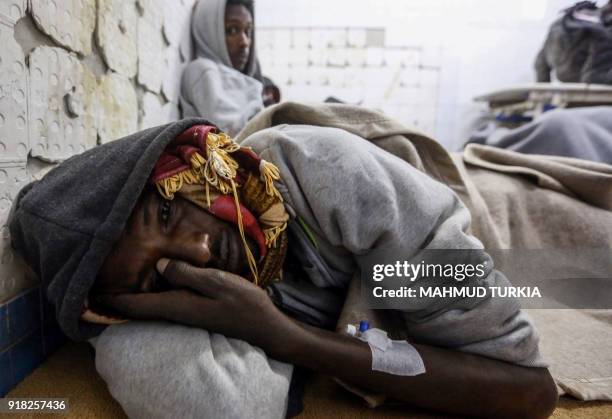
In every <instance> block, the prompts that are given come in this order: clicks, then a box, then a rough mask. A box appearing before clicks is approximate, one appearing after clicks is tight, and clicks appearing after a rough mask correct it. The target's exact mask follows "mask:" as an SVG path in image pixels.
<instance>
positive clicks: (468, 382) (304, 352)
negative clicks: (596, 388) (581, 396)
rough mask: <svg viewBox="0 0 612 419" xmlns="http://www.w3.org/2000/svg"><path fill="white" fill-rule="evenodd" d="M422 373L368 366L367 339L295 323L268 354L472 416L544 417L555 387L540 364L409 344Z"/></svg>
mask: <svg viewBox="0 0 612 419" xmlns="http://www.w3.org/2000/svg"><path fill="white" fill-rule="evenodd" d="M414 346H415V348H416V349H417V351H418V352H419V353H420V355H421V357H422V358H423V361H424V363H425V367H426V370H427V372H426V373H425V374H421V375H417V376H413V377H405V376H398V375H391V374H386V373H382V372H378V371H372V370H371V351H370V348H369V346H368V344H367V343H365V342H362V341H360V340H358V339H355V338H352V337H349V336H343V335H340V334H337V333H333V332H329V331H326V330H322V329H316V328H312V327H307V326H302V325H296V327H295V328H291V330H290V331H288V332H286V333H285V334H284V336H283V338H282V342H279V345H274V347H273V348H270V349H271V350H269V351H268V353H269V354H270V355H271V356H273V357H276V358H278V359H280V360H283V361H286V362H290V363H293V364H296V365H300V366H303V367H307V368H311V369H313V370H315V371H318V372H321V373H324V374H328V375H332V376H335V377H337V378H340V379H342V380H344V381H346V382H349V383H351V384H354V385H357V386H360V387H363V388H367V389H370V390H373V391H375V392H378V393H384V394H386V395H387V396H389V397H392V398H395V399H398V400H401V401H405V402H409V403H411V404H413V405H416V406H420V407H424V408H429V409H435V410H438V411H443V412H448V413H454V414H460V415H467V416H471V417H547V416H548V415H550V413H551V412H552V410H553V409H554V405H555V403H556V388H555V386H554V383H553V382H552V379H551V378H550V374H549V373H548V371H547V370H546V369H542V368H525V367H520V366H515V365H511V364H508V363H505V362H501V361H495V360H492V359H488V358H484V357H479V356H475V355H470V354H466V353H461V352H457V351H451V350H447V349H442V348H437V347H432V346H427V345H414Z"/></svg>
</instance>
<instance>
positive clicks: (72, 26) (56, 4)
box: [30, 0, 96, 55]
mask: <svg viewBox="0 0 612 419" xmlns="http://www.w3.org/2000/svg"><path fill="white" fill-rule="evenodd" d="M30 13H31V15H32V18H33V19H34V22H35V23H36V25H37V26H38V27H39V28H40V29H41V30H42V31H43V32H44V33H46V34H47V35H49V36H50V37H51V38H53V39H54V40H55V41H56V42H57V43H59V44H60V45H62V46H64V47H66V48H69V49H71V50H72V51H76V52H79V53H81V54H84V55H89V54H91V35H92V33H93V31H94V28H95V25H96V0H30Z"/></svg>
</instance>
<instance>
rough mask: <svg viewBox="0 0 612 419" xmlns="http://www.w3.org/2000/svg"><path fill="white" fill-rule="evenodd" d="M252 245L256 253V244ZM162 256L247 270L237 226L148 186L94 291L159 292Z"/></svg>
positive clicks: (212, 265) (222, 267) (163, 288)
mask: <svg viewBox="0 0 612 419" xmlns="http://www.w3.org/2000/svg"><path fill="white" fill-rule="evenodd" d="M247 240H248V241H249V246H250V248H251V251H252V252H253V255H255V257H257V253H258V251H257V248H256V246H255V245H254V243H253V242H252V241H250V239H248V238H247ZM160 258H168V259H180V260H182V261H185V262H189V263H191V264H192V265H195V266H198V267H202V268H203V267H208V268H216V269H221V270H224V271H228V272H232V273H235V274H239V275H241V274H246V273H248V272H249V267H248V263H247V258H246V255H245V251H244V247H243V244H242V240H241V238H240V235H239V233H238V229H237V228H236V226H235V225H234V224H231V223H228V222H226V221H223V220H221V219H219V218H217V217H215V216H213V215H212V214H210V213H208V212H207V211H205V210H203V209H202V208H200V207H198V206H196V205H195V204H192V203H191V202H189V201H187V200H185V199H182V198H181V197H179V196H177V197H175V198H174V200H172V201H167V200H165V199H163V198H162V197H161V196H160V195H159V194H158V193H157V191H155V190H153V189H149V190H147V191H145V193H144V194H143V195H142V197H141V198H140V200H139V201H138V204H137V205H136V208H135V209H134V211H133V212H132V215H131V216H130V219H129V221H128V223H127V225H126V228H125V230H124V232H123V235H122V236H121V238H120V239H119V241H118V242H117V243H116V244H115V246H114V247H113V250H112V252H111V253H110V255H109V256H108V257H107V258H106V260H105V262H104V264H103V265H102V268H101V270H100V274H99V276H98V278H97V279H96V282H95V284H94V287H93V288H92V294H94V295H95V294H122V293H141V292H158V291H163V290H165V289H168V288H169V287H167V285H166V283H165V282H164V280H163V278H162V277H161V275H159V274H158V273H157V271H156V269H155V265H156V263H157V261H158V260H159V259H160Z"/></svg>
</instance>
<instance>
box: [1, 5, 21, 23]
mask: <svg viewBox="0 0 612 419" xmlns="http://www.w3.org/2000/svg"><path fill="white" fill-rule="evenodd" d="M27 3H28V2H27V0H2V1H0V19H1V20H3V21H4V22H6V23H9V24H11V25H12V24H15V23H16V22H17V21H18V20H19V19H20V18H22V17H23V16H24V15H25V13H26V5H27Z"/></svg>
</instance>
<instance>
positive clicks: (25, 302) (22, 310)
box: [0, 287, 66, 397]
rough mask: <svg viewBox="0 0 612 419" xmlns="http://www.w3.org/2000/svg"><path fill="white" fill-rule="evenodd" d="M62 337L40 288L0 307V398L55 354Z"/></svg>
mask: <svg viewBox="0 0 612 419" xmlns="http://www.w3.org/2000/svg"><path fill="white" fill-rule="evenodd" d="M65 341H66V337H65V336H64V334H63V333H62V331H61V330H60V327H59V325H58V324H57V322H56V321H55V315H54V310H53V307H52V306H51V305H50V304H49V303H47V302H46V301H44V297H43V296H42V292H41V290H40V287H37V288H33V289H30V290H27V291H25V292H23V293H21V294H20V295H18V296H16V297H15V298H13V299H12V300H10V301H8V302H6V303H4V304H1V305H0V397H3V396H4V395H6V393H8V392H9V391H10V390H11V389H12V388H13V387H15V385H17V384H18V383H19V382H20V381H21V380H23V379H24V378H25V377H26V376H27V375H28V374H30V373H31V372H32V371H33V370H34V369H35V368H36V367H37V366H38V365H40V364H41V363H42V362H43V361H44V359H45V358H47V357H48V356H49V355H51V354H52V353H53V352H55V350H56V349H58V348H59V347H60V346H61V345H62V343H64V342H65Z"/></svg>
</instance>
